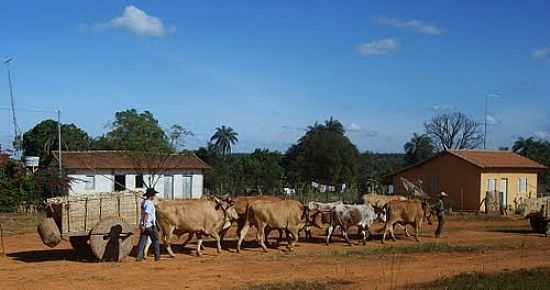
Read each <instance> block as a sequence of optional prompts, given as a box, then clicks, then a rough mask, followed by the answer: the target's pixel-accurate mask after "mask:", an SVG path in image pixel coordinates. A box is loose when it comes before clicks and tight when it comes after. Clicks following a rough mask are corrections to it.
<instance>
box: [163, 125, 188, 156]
mask: <svg viewBox="0 0 550 290" xmlns="http://www.w3.org/2000/svg"><path fill="white" fill-rule="evenodd" d="M168 135H169V137H170V146H172V148H174V149H175V150H177V149H178V148H182V147H183V146H184V145H185V139H184V138H185V137H187V136H193V132H191V131H189V130H187V129H185V128H183V127H182V126H180V125H172V127H170V132H169V133H168Z"/></svg>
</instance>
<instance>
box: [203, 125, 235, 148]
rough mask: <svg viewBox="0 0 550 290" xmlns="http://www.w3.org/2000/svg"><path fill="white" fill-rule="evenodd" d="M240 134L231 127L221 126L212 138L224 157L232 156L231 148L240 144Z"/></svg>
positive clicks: (211, 140)
mask: <svg viewBox="0 0 550 290" xmlns="http://www.w3.org/2000/svg"><path fill="white" fill-rule="evenodd" d="M237 136H239V134H238V133H237V132H235V130H233V128H231V127H226V126H223V125H222V126H221V127H217V128H216V132H215V133H214V135H212V137H211V138H210V142H212V143H213V144H214V146H215V148H216V150H217V151H218V152H219V153H221V154H222V155H227V154H231V146H232V145H235V143H237V142H239V139H238V138H237Z"/></svg>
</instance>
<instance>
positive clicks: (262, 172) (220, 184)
mask: <svg viewBox="0 0 550 290" xmlns="http://www.w3.org/2000/svg"><path fill="white" fill-rule="evenodd" d="M196 154H197V156H198V157H199V158H201V159H202V160H204V161H205V162H207V163H208V164H209V165H210V166H212V169H211V170H209V171H208V172H206V175H205V181H204V183H205V187H206V188H209V189H210V190H211V191H212V192H215V193H216V194H226V193H229V194H232V195H236V194H247V193H254V192H255V193H271V194H277V193H278V192H279V191H280V188H281V180H282V177H283V174H284V170H283V168H282V167H281V165H280V161H281V159H282V155H281V154H280V153H279V152H276V151H275V152H273V151H269V150H267V149H256V150H255V151H254V152H253V153H252V154H233V155H227V156H226V155H221V154H220V153H219V151H218V150H217V148H216V146H215V145H213V144H211V143H209V144H208V145H207V147H201V148H199V150H197V151H196Z"/></svg>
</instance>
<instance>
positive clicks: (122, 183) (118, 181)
mask: <svg viewBox="0 0 550 290" xmlns="http://www.w3.org/2000/svg"><path fill="white" fill-rule="evenodd" d="M114 187H115V191H124V190H126V175H123V174H120V175H119V174H116V175H115V186H114Z"/></svg>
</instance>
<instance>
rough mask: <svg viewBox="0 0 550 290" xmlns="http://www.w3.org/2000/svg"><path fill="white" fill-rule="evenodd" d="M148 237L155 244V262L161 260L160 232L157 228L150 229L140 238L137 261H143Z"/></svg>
mask: <svg viewBox="0 0 550 290" xmlns="http://www.w3.org/2000/svg"><path fill="white" fill-rule="evenodd" d="M147 237H149V238H151V242H153V247H154V249H155V260H156V261H158V260H160V241H159V232H158V231H157V227H155V226H153V227H148V228H145V229H144V230H143V232H142V233H141V235H140V236H139V244H138V252H137V257H136V260H143V256H144V253H143V251H144V250H145V242H147Z"/></svg>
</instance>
